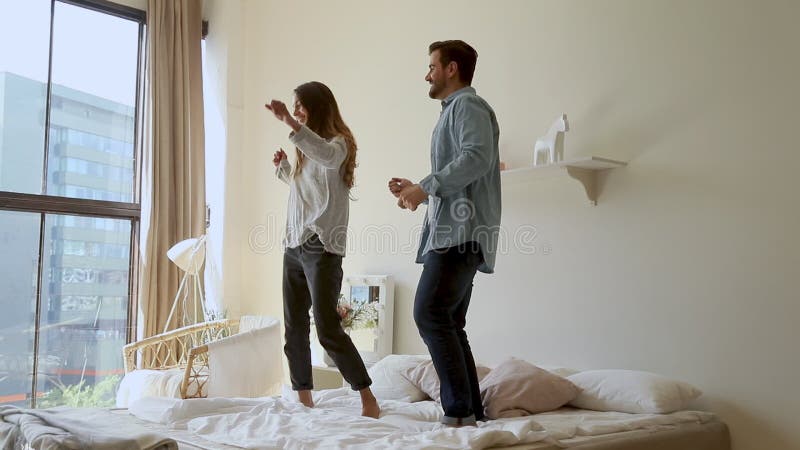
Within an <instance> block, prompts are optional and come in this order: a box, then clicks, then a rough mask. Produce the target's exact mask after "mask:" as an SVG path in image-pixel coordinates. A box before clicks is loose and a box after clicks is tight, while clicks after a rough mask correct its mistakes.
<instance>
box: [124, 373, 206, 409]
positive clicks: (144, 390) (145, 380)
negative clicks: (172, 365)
mask: <svg viewBox="0 0 800 450" xmlns="http://www.w3.org/2000/svg"><path fill="white" fill-rule="evenodd" d="M184 372H185V370H184V369H168V370H154V369H136V370H133V371H131V372H128V373H126V374H125V376H124V377H123V378H122V381H121V382H120V384H119V387H118V388H117V408H127V407H128V405H130V404H131V403H133V402H135V401H136V400H139V399H141V398H144V397H172V398H181V384H182V383H183V376H184ZM201 373H202V374H203V375H205V374H206V372H205V371H202V372H201ZM206 384H207V383H204V384H203V385H202V387H201V388H200V390H201V393H202V394H203V395H206ZM192 386H193V385H190V386H189V389H190V390H189V392H187V395H190V396H191V395H195V394H197V387H196V385H195V387H194V390H192Z"/></svg>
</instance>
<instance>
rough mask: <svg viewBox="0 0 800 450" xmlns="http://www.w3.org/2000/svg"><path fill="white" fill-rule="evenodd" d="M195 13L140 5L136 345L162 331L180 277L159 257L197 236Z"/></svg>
mask: <svg viewBox="0 0 800 450" xmlns="http://www.w3.org/2000/svg"><path fill="white" fill-rule="evenodd" d="M201 7H202V3H201V0H148V3H147V35H148V43H147V63H146V64H147V69H146V70H147V88H146V92H147V94H146V95H145V104H146V107H145V111H146V112H145V115H146V117H145V124H146V126H145V139H144V142H145V143H146V145H145V151H144V157H143V160H142V222H141V240H140V242H141V245H140V272H139V289H138V293H139V313H140V315H139V325H138V333H137V334H138V336H139V338H144V337H149V336H152V335H154V334H158V333H160V332H162V331H163V329H164V326H165V324H166V320H167V316H168V315H169V311H170V308H171V307H172V301H173V299H174V298H175V294H176V293H177V291H178V285H179V281H180V277H181V276H182V273H180V269H178V268H177V266H175V264H173V263H172V261H170V260H169V259H168V258H167V250H168V249H169V248H170V247H171V246H172V245H174V244H175V243H177V242H179V241H181V240H183V239H186V238H189V237H194V236H199V235H201V234H203V233H204V232H205V198H206V194H205V149H204V130H203V83H202V66H201V54H200V42H201V33H202V31H201V30H202V16H201ZM148 145H151V146H152V147H151V148H148ZM181 315H182V314H181V311H180V309H179V310H177V311H176V314H175V316H173V319H172V322H173V324H171V325H170V328H173V327H175V324H176V323H177V321H176V318H177V317H180V316H181Z"/></svg>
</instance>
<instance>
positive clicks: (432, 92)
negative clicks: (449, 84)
mask: <svg viewBox="0 0 800 450" xmlns="http://www.w3.org/2000/svg"><path fill="white" fill-rule="evenodd" d="M440 92H442V89H441V87H440V86H437V85H436V83H431V88H430V90H429V91H428V96H429V97H430V98H433V99H435V98H437V97H438V96H439V93H440Z"/></svg>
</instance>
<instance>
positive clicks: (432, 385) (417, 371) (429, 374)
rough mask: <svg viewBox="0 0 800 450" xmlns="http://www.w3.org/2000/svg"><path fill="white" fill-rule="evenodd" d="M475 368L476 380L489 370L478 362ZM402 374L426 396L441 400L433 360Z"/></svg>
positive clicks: (437, 375)
mask: <svg viewBox="0 0 800 450" xmlns="http://www.w3.org/2000/svg"><path fill="white" fill-rule="evenodd" d="M475 369H476V370H477V372H478V381H480V380H482V379H483V378H484V377H485V376H486V375H487V374H488V373H489V371H490V370H491V369H489V368H488V367H485V366H481V365H480V364H477V365H476V367H475ZM402 374H403V376H405V377H406V379H408V381H410V382H411V384H413V385H414V386H416V387H417V388H418V389H419V390H420V391H422V392H424V393H426V394H428V397H430V398H432V399H433V400H435V401H437V402H441V398H440V397H441V395H440V392H439V390H440V388H441V382H440V381H439V374H437V373H436V368H435V367H433V361H431V360H428V361H423V362H421V363H419V365H417V366H414V367H409V368H408V369H406V370H405V371H403V372H402Z"/></svg>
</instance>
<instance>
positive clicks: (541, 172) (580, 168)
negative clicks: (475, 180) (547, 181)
mask: <svg viewBox="0 0 800 450" xmlns="http://www.w3.org/2000/svg"><path fill="white" fill-rule="evenodd" d="M626 165H627V163H625V162H622V161H615V160H613V159H606V158H600V157H597V156H584V157H579V158H574V159H569V160H565V161H559V162H557V163H555V164H546V165H543V166H530V167H522V168H518V169H510V170H504V171H502V172H500V179H501V180H502V183H503V184H504V185H514V184H519V183H525V182H529V181H533V180H535V179H537V178H542V177H547V176H552V175H560V174H563V173H566V174H567V175H569V176H570V177H571V178H574V179H576V180H578V181H580V183H581V184H582V185H583V188H584V190H585V191H586V196H587V197H588V198H589V202H591V204H592V205H597V196H598V195H599V194H600V192H599V189H598V186H597V174H598V173H599V172H601V171H604V170H610V169H615V168H617V167H624V166H626Z"/></svg>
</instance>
